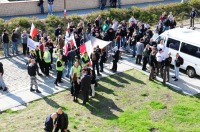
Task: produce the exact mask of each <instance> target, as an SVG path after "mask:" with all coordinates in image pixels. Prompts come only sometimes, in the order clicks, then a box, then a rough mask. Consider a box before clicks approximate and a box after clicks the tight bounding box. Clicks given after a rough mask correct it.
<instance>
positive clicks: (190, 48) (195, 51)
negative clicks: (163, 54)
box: [181, 42, 200, 58]
mask: <svg viewBox="0 0 200 132" xmlns="http://www.w3.org/2000/svg"><path fill="white" fill-rule="evenodd" d="M181 52H183V53H185V54H188V55H191V56H194V57H197V58H200V47H197V46H194V45H191V44H187V43H184V42H183V43H182V45H181Z"/></svg>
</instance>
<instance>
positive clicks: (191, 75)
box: [187, 67, 196, 78]
mask: <svg viewBox="0 0 200 132" xmlns="http://www.w3.org/2000/svg"><path fill="white" fill-rule="evenodd" d="M187 75H188V76H189V77H191V78H194V77H195V76H196V72H195V70H194V68H192V67H189V68H187Z"/></svg>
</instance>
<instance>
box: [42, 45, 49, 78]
mask: <svg viewBox="0 0 200 132" xmlns="http://www.w3.org/2000/svg"><path fill="white" fill-rule="evenodd" d="M43 59H44V62H45V64H44V73H45V75H46V76H47V77H48V76H49V69H50V65H51V54H50V52H49V48H48V47H45V51H44V57H43Z"/></svg>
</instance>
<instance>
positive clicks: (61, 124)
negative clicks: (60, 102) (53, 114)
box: [54, 112, 69, 129]
mask: <svg viewBox="0 0 200 132" xmlns="http://www.w3.org/2000/svg"><path fill="white" fill-rule="evenodd" d="M57 115H58V117H57V118H56V119H55V122H54V123H55V124H57V127H58V128H62V129H67V128H68V124H69V121H68V115H67V114H66V113H64V112H63V113H62V114H61V115H59V114H57Z"/></svg>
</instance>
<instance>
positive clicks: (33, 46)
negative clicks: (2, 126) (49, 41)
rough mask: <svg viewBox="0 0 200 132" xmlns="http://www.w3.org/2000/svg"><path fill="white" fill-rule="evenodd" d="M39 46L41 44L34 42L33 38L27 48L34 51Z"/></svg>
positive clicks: (28, 42)
mask: <svg viewBox="0 0 200 132" xmlns="http://www.w3.org/2000/svg"><path fill="white" fill-rule="evenodd" d="M37 45H39V42H35V41H33V40H32V39H31V38H28V41H27V47H28V48H29V49H30V50H34V49H35V48H36V46H37Z"/></svg>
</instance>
